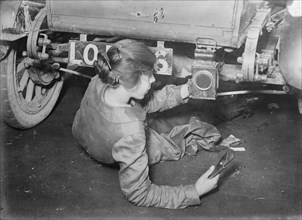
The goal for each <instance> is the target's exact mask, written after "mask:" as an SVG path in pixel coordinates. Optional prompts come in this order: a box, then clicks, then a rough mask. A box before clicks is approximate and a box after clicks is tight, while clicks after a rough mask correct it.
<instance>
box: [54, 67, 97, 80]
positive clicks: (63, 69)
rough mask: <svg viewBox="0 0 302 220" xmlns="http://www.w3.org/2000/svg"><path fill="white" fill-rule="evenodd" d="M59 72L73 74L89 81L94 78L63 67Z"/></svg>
mask: <svg viewBox="0 0 302 220" xmlns="http://www.w3.org/2000/svg"><path fill="white" fill-rule="evenodd" d="M59 70H60V71H63V72H66V73H71V74H74V75H77V76H82V77H84V78H87V79H91V78H92V77H91V76H87V75H85V74H83V73H80V72H77V71H74V70H69V69H65V68H62V67H61V68H60V69H59Z"/></svg>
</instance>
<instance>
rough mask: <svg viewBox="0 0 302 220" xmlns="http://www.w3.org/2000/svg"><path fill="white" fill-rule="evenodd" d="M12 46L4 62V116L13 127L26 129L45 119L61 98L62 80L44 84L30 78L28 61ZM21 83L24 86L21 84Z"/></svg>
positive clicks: (2, 115) (2, 114) (2, 63)
mask: <svg viewBox="0 0 302 220" xmlns="http://www.w3.org/2000/svg"><path fill="white" fill-rule="evenodd" d="M26 59H28V58H27V57H22V55H21V54H20V52H18V50H17V49H15V48H12V49H11V50H10V52H9V54H8V55H7V57H6V58H5V59H4V60H2V61H1V63H0V66H1V117H2V119H3V120H4V121H5V122H6V123H7V124H8V125H9V126H11V127H14V128H18V129H27V128H31V127H34V126H35V125H37V124H39V123H40V122H41V121H43V120H44V119H45V118H46V117H47V116H48V115H49V114H50V112H51V111H52V109H53V108H54V106H55V104H56V101H57V100H58V97H59V94H60V91H61V89H62V86H63V81H62V80H60V79H55V80H54V81H53V82H52V83H51V84H50V85H47V86H42V85H38V84H35V83H33V81H32V80H31V79H30V77H29V74H28V71H27V69H26V68H25V65H24V63H25V60H26ZM21 86H22V87H21Z"/></svg>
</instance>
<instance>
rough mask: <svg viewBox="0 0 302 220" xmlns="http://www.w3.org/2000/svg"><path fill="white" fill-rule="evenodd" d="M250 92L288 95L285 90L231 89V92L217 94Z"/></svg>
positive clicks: (218, 94)
mask: <svg viewBox="0 0 302 220" xmlns="http://www.w3.org/2000/svg"><path fill="white" fill-rule="evenodd" d="M249 93H258V94H273V95H286V94H287V93H286V92H284V91H277V90H242V91H231V92H220V93H217V96H227V95H244V94H249Z"/></svg>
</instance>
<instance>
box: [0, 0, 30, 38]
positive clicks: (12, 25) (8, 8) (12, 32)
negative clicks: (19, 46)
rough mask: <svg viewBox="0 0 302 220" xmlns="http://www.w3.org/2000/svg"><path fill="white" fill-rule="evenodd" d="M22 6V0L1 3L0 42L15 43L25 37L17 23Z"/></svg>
mask: <svg viewBox="0 0 302 220" xmlns="http://www.w3.org/2000/svg"><path fill="white" fill-rule="evenodd" d="M20 5H21V0H15V1H0V20H1V31H0V40H7V41H14V40H17V39H19V38H21V37H23V36H24V33H23V31H21V30H20V29H19V28H18V27H17V22H16V19H17V16H18V11H19V8H20Z"/></svg>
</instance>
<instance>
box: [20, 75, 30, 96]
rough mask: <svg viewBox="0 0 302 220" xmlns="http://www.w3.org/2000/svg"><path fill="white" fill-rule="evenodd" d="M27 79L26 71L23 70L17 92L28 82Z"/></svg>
mask: <svg viewBox="0 0 302 220" xmlns="http://www.w3.org/2000/svg"><path fill="white" fill-rule="evenodd" d="M28 79H29V74H28V71H27V70H25V71H24V73H23V76H22V78H21V80H20V84H19V85H20V87H19V92H22V91H23V90H24V88H25V86H26V84H27V82H28Z"/></svg>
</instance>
